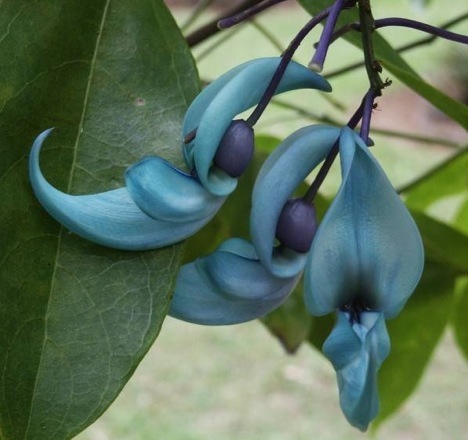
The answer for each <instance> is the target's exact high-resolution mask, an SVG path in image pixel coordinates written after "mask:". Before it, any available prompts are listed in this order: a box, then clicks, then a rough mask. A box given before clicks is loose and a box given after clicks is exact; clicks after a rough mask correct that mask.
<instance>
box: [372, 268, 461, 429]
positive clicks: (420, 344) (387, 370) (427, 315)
mask: <svg viewBox="0 0 468 440" xmlns="http://www.w3.org/2000/svg"><path fill="white" fill-rule="evenodd" d="M454 280H455V275H454V272H453V271H452V270H451V269H450V268H446V267H443V266H439V265H435V264H430V263H428V264H426V268H425V270H424V274H423V277H422V279H421V281H420V283H419V285H418V287H417V289H416V290H415V292H414V294H413V296H412V297H411V298H410V300H409V301H408V303H407V304H406V306H405V308H404V309H403V311H402V312H401V314H400V315H399V316H398V317H397V318H395V319H393V320H390V321H387V328H388V331H389V334H390V339H391V344H392V348H391V352H390V356H389V357H388V359H387V360H386V361H385V362H384V363H383V365H382V368H381V370H380V373H379V395H380V412H379V416H378V418H377V420H376V426H378V425H379V424H380V423H382V421H383V420H385V419H386V418H387V417H389V416H390V415H391V414H393V413H394V412H395V411H396V410H397V409H398V408H399V407H400V406H401V404H402V403H403V402H404V401H405V400H406V399H407V398H408V397H409V396H410V395H411V394H412V393H413V391H414V390H415V388H416V386H417V384H418V382H419V380H420V378H421V377H422V374H423V372H424V370H425V368H426V366H427V365H428V362H429V360H430V357H431V354H432V352H433V351H434V348H435V347H436V346H437V343H438V341H439V339H440V337H441V336H442V334H443V332H444V329H445V326H446V324H447V321H448V319H449V317H450V313H451V311H452V306H453V288H454Z"/></svg>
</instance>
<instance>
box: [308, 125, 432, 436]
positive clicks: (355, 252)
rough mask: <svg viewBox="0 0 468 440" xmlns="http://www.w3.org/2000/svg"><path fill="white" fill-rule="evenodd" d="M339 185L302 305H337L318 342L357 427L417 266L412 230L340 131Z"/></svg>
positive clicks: (353, 137)
mask: <svg viewBox="0 0 468 440" xmlns="http://www.w3.org/2000/svg"><path fill="white" fill-rule="evenodd" d="M339 148H340V159H341V174H342V183H341V187H340V189H339V191H338V194H337V195H336V197H335V199H334V201H333V203H332V205H331V206H330V208H329V209H328V211H327V213H326V215H325V217H324V219H323V220H322V222H321V224H320V226H319V228H318V231H317V234H316V236H315V238H314V241H313V243H312V247H311V250H310V252H309V254H308V257H307V263H306V267H305V271H304V289H305V301H306V306H307V308H308V310H309V311H310V313H311V314H312V315H315V316H320V315H325V314H328V313H331V312H335V311H337V314H338V318H337V322H336V325H335V328H334V329H333V331H332V333H331V335H330V336H329V338H328V339H327V340H326V342H325V344H324V347H323V349H324V352H325V355H326V356H327V357H328V358H329V359H330V360H331V362H332V364H333V366H334V367H335V369H336V371H337V376H338V386H339V389H340V404H341V408H342V410H343V412H344V414H345V416H346V417H347V419H348V421H349V422H350V423H351V424H352V425H353V426H356V427H358V428H359V429H361V430H363V431H364V430H366V429H367V426H368V424H369V423H370V422H371V421H372V419H373V418H374V417H375V416H376V415H377V412H378V405H379V403H378V393H377V371H378V369H379V367H380V365H381V363H382V362H383V360H384V359H385V358H386V357H387V355H388V353H389V348H390V341H389V338H388V335H387V331H386V328H385V319H388V318H393V317H395V316H396V315H397V314H398V313H399V312H400V311H401V309H402V308H403V306H404V304H405V303H406V301H407V300H408V298H409V297H410V295H411V294H412V292H413V290H414V289H415V287H416V285H417V283H418V281H419V278H420V276H421V273H422V270H423V264H424V252H423V246H422V241H421V237H420V235H419V232H418V229H417V227H416V225H415V223H414V221H413V219H412V217H411V216H410V214H409V212H408V210H407V209H406V207H405V205H404V204H403V203H402V201H401V200H400V198H399V197H398V194H397V193H396V192H395V190H394V189H393V187H392V185H391V183H390V182H389V180H388V179H387V177H386V176H385V174H384V172H383V171H382V169H381V168H380V166H379V164H378V163H377V162H376V160H375V159H374V158H373V157H372V155H371V153H370V152H369V150H368V147H367V146H366V145H365V143H364V142H363V141H362V139H361V138H360V137H359V136H358V135H357V134H356V133H354V132H353V131H352V130H350V129H349V128H343V129H342V132H341V135H340V143H339Z"/></svg>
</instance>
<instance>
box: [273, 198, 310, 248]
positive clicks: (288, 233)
mask: <svg viewBox="0 0 468 440" xmlns="http://www.w3.org/2000/svg"><path fill="white" fill-rule="evenodd" d="M316 231H317V219H316V215H315V208H314V206H313V205H311V204H310V203H308V202H306V201H305V200H303V199H290V200H288V201H287V202H286V204H285V205H284V208H283V210H282V211H281V214H280V217H279V220H278V226H277V227H276V238H277V239H278V240H279V241H280V242H281V243H282V244H283V245H284V246H286V247H288V248H290V249H292V250H293V251H296V252H299V253H306V252H309V249H310V246H311V245H312V240H313V239H314V236H315V232H316Z"/></svg>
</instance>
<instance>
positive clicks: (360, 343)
mask: <svg viewBox="0 0 468 440" xmlns="http://www.w3.org/2000/svg"><path fill="white" fill-rule="evenodd" d="M323 352H324V354H325V356H327V358H328V359H330V361H331V363H332V364H333V367H334V368H335V370H336V375H337V379H338V388H339V392H340V406H341V409H342V411H343V413H344V414H345V416H346V418H347V419H348V421H349V423H351V425H353V426H355V427H357V428H359V429H360V430H361V431H365V430H366V429H367V427H368V425H369V423H370V422H371V421H372V420H373V419H374V418H375V417H376V416H377V413H378V411H379V396H378V390H377V372H378V370H379V368H380V366H381V364H382V362H383V361H384V360H385V359H386V357H387V356H388V354H389V352H390V338H389V336H388V333H387V328H386V326H385V319H384V316H383V314H381V313H375V312H362V313H361V314H360V322H353V321H352V320H351V319H350V315H349V314H348V313H346V312H338V319H337V322H336V324H335V327H334V328H333V330H332V332H331V334H330V336H329V337H328V338H327V340H326V341H325V343H324V345H323Z"/></svg>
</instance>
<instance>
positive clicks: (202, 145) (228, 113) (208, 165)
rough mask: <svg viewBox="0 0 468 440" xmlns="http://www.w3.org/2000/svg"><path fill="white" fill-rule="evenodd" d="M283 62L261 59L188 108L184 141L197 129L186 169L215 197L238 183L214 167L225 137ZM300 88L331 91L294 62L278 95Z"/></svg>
mask: <svg viewBox="0 0 468 440" xmlns="http://www.w3.org/2000/svg"><path fill="white" fill-rule="evenodd" d="M280 60H281V58H279V57H272V58H260V59H256V60H253V61H249V62H247V63H245V64H243V65H241V66H238V67H236V68H235V69H234V70H232V71H229V72H227V73H226V74H224V75H223V76H221V77H220V78H218V79H217V80H216V81H214V82H213V83H212V84H211V85H210V86H208V87H207V88H206V89H205V90H203V91H202V92H201V93H200V95H198V97H197V98H196V99H195V100H194V102H193V103H192V104H191V106H190V107H189V109H188V111H187V113H186V117H185V120H184V126H183V135H184V137H185V136H186V135H187V134H188V133H190V132H191V131H192V130H194V129H197V133H196V137H195V139H194V140H193V141H192V142H191V143H189V144H188V145H186V146H185V147H184V148H185V153H184V154H185V159H186V162H187V166H188V167H189V168H190V169H192V168H195V169H196V170H197V174H198V177H199V178H200V181H201V183H202V185H203V186H204V187H206V188H207V189H208V190H209V191H211V192H212V193H213V194H216V195H227V194H229V193H231V192H232V191H233V190H234V189H235V187H236V185H237V179H236V178H233V177H231V176H229V175H227V174H226V173H225V172H223V171H222V170H220V169H218V168H217V167H214V166H213V158H214V156H215V154H216V151H217V149H218V146H219V143H220V142H221V139H222V137H223V136H224V133H225V132H226V130H227V128H228V127H229V125H230V124H231V122H232V120H233V119H234V118H235V116H236V115H238V114H239V113H242V112H243V111H245V110H247V109H249V108H250V107H252V106H253V105H255V104H257V103H258V101H259V100H260V98H261V97H262V95H263V93H264V91H265V90H266V88H267V86H268V83H269V81H270V79H271V78H272V76H273V74H274V72H275V70H276V68H277V67H278V64H279V63H280ZM300 88H313V89H319V90H323V91H330V90H331V87H330V85H329V83H328V82H327V81H326V80H325V79H324V78H322V77H321V76H320V75H318V74H317V73H315V72H311V71H310V70H309V69H307V68H306V67H305V66H302V65H300V64H298V63H295V62H291V63H290V64H289V65H288V67H287V69H286V71H285V74H284V76H283V78H282V80H281V82H280V84H279V86H278V88H277V90H276V92H275V93H276V94H278V93H282V92H285V91H288V90H293V89H300Z"/></svg>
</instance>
